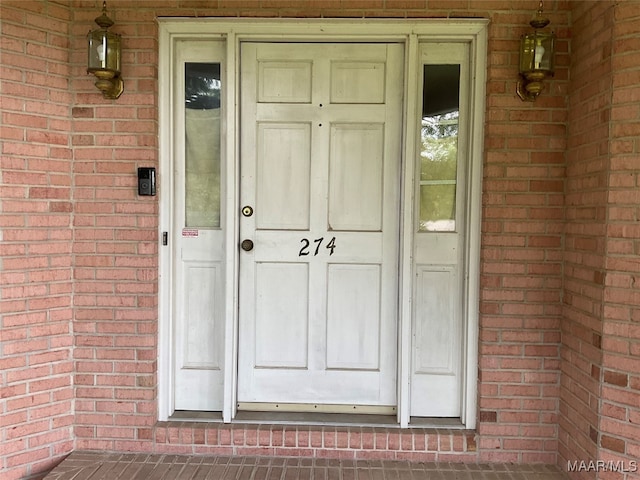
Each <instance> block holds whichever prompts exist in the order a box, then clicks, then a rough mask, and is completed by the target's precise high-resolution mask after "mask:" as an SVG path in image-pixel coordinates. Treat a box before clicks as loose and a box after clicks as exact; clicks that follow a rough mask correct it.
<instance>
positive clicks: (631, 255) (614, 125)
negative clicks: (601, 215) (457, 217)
mask: <svg viewBox="0 0 640 480" xmlns="http://www.w3.org/2000/svg"><path fill="white" fill-rule="evenodd" d="M614 18H615V23H614V25H613V42H612V59H611V63H612V70H613V74H612V76H611V85H612V89H613V91H612V95H611V110H610V128H609V138H610V143H609V151H610V154H611V156H610V162H609V178H608V186H609V192H608V195H607V231H606V252H607V259H606V262H605V267H606V280H605V282H604V298H603V308H602V316H603V328H602V330H603V332H602V333H603V334H602V382H603V383H602V390H601V394H602V397H601V406H602V410H601V412H600V447H601V453H600V457H601V458H602V459H603V460H605V461H610V460H611V461H614V462H617V461H624V462H626V465H628V466H629V465H630V462H631V461H632V460H635V461H637V462H638V463H640V261H639V257H638V255H639V254H640V223H639V222H640V2H638V1H636V2H619V3H618V5H616V7H615V10H614ZM639 476H640V465H638V471H636V472H635V475H628V476H626V477H623V476H619V477H613V476H612V477H607V478H638V477H639ZM602 478H605V477H604V476H603V477H602Z"/></svg>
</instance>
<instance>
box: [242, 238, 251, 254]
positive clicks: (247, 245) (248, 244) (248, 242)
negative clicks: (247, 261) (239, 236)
mask: <svg viewBox="0 0 640 480" xmlns="http://www.w3.org/2000/svg"><path fill="white" fill-rule="evenodd" d="M240 248H242V249H243V250H244V251H245V252H249V251H251V250H253V242H252V241H251V240H249V239H246V240H243V241H242V243H241V244H240Z"/></svg>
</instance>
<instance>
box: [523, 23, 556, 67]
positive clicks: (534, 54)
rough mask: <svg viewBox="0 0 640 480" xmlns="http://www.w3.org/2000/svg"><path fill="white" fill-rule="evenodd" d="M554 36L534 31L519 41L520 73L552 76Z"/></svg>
mask: <svg viewBox="0 0 640 480" xmlns="http://www.w3.org/2000/svg"><path fill="white" fill-rule="evenodd" d="M554 50H555V35H554V34H553V33H545V32H540V31H536V32H533V33H529V34H526V35H524V36H523V37H522V39H521V41H520V73H529V72H535V71H543V72H548V73H551V74H553V71H554V64H553V57H554Z"/></svg>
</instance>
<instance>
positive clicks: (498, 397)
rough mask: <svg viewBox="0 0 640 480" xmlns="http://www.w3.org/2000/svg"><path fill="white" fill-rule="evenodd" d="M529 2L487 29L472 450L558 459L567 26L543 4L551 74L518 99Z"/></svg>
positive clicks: (559, 9)
mask: <svg viewBox="0 0 640 480" xmlns="http://www.w3.org/2000/svg"><path fill="white" fill-rule="evenodd" d="M478 3H480V2H471V4H472V5H478ZM534 3H535V2H518V3H514V4H512V5H513V8H514V9H515V8H518V9H519V10H518V11H508V10H507V11H499V12H494V13H493V15H492V24H491V28H490V37H489V49H488V51H489V71H488V84H487V92H488V95H487V112H486V127H485V147H486V158H485V165H484V184H483V210H482V216H483V222H482V245H483V248H482V251H481V270H482V278H481V305H480V313H481V321H480V322H481V324H480V365H479V367H480V370H479V375H480V383H479V396H480V400H479V410H480V419H479V420H480V422H479V428H478V432H479V434H480V439H479V442H478V449H479V451H480V456H481V458H482V459H486V460H492V461H508V462H540V461H543V462H548V463H555V460H556V452H557V442H556V439H557V422H558V416H557V414H558V395H559V386H560V374H559V355H560V352H559V342H560V330H559V329H560V291H561V285H562V279H561V272H562V247H563V242H562V234H563V222H564V210H563V208H564V198H563V191H564V175H565V157H564V151H565V148H566V121H567V110H566V108H567V105H566V84H567V76H568V73H567V68H566V67H567V65H568V63H569V58H568V53H569V43H568V37H569V32H568V29H567V24H568V18H567V16H568V12H567V11H566V10H565V9H566V8H567V5H566V4H564V3H563V2H545V11H546V13H547V14H548V16H549V18H550V20H551V26H550V28H552V29H553V30H554V31H555V32H556V35H557V37H558V40H557V52H558V53H557V56H556V63H557V69H556V70H557V71H556V75H555V77H554V79H553V80H552V81H547V82H546V90H545V91H544V92H543V93H542V94H541V96H540V97H539V98H538V99H537V100H536V101H535V102H533V103H529V102H522V101H521V100H520V99H519V98H518V97H516V96H515V94H514V92H515V79H516V77H517V72H518V59H519V57H518V48H519V37H520V35H521V34H522V33H524V32H525V31H526V30H527V29H528V22H529V20H530V19H531V15H532V11H535V9H536V8H537V5H535V4H534Z"/></svg>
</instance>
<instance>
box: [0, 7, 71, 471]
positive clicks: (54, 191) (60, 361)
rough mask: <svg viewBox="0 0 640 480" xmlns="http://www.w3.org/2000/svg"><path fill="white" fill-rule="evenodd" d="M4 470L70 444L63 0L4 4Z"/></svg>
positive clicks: (0, 299) (0, 321)
mask: <svg viewBox="0 0 640 480" xmlns="http://www.w3.org/2000/svg"><path fill="white" fill-rule="evenodd" d="M0 19H1V27H0V28H1V32H0V56H1V58H2V68H0V114H1V118H0V125H1V127H0V165H1V172H0V211H1V212H2V213H1V214H0V445H1V447H0V477H2V478H3V479H4V480H12V479H18V478H21V479H22V478H35V477H37V474H38V472H41V471H44V470H47V469H48V468H49V467H50V466H51V465H53V464H55V463H56V462H57V461H58V459H60V458H61V456H62V455H64V454H66V453H68V452H69V451H71V449H72V446H73V440H72V439H73V435H72V428H71V425H72V423H73V388H72V377H71V370H72V367H73V364H72V359H71V342H72V339H71V319H72V305H71V293H72V292H71V290H72V265H71V241H72V228H71V227H72V225H71V218H72V212H73V202H72V193H71V192H72V190H71V160H72V149H71V145H70V139H69V131H70V116H69V114H70V106H69V105H70V103H71V95H70V92H69V73H70V72H69V21H70V9H69V7H68V5H64V4H63V3H62V2H61V3H60V4H56V3H53V2H41V1H37V2H35V1H20V2H17V1H8V2H7V1H3V2H1V3H0Z"/></svg>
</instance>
